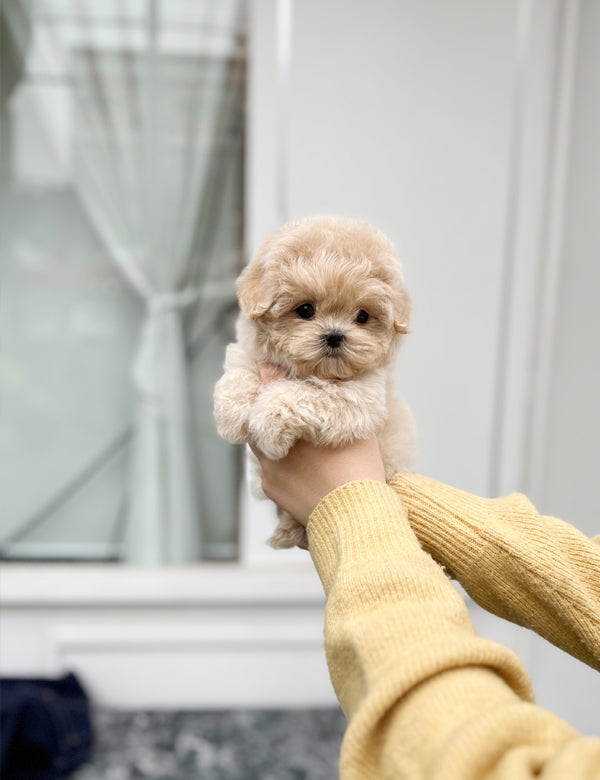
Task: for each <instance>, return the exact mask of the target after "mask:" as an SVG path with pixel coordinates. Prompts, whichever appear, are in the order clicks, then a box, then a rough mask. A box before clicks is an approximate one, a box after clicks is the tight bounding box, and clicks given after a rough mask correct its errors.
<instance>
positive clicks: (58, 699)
mask: <svg viewBox="0 0 600 780" xmlns="http://www.w3.org/2000/svg"><path fill="white" fill-rule="evenodd" d="M0 721H1V728H0V776H1V777H2V778H3V780H55V778H59V777H64V776H65V775H66V774H68V773H69V772H72V771H73V769H75V768H76V767H78V766H79V765H80V764H81V763H83V761H85V759H86V758H87V756H88V754H89V752H90V747H91V744H92V726H91V719H90V707H89V702H88V699H87V696H86V694H85V691H84V690H83V688H82V686H81V684H80V682H79V680H78V679H77V678H76V677H75V675H73V674H68V675H67V676H66V677H63V678H62V679H59V680H33V679H16V678H11V679H4V680H0Z"/></svg>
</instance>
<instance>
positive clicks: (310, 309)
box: [296, 303, 315, 320]
mask: <svg viewBox="0 0 600 780" xmlns="http://www.w3.org/2000/svg"><path fill="white" fill-rule="evenodd" d="M296 314H297V315H298V316H299V317H300V319H301V320H312V318H313V317H314V316H315V307H314V306H313V305H312V303H303V304H302V306H298V308H297V309H296Z"/></svg>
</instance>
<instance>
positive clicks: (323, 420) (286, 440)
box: [249, 374, 386, 460]
mask: <svg viewBox="0 0 600 780" xmlns="http://www.w3.org/2000/svg"><path fill="white" fill-rule="evenodd" d="M385 417H386V402H385V382H384V378H383V376H382V375H379V374H373V375H371V376H370V377H368V378H362V379H360V380H351V381H348V382H335V381H325V380H317V379H309V380H289V379H281V380H277V381H275V382H271V383H270V384H269V385H267V386H266V387H264V388H263V389H262V390H261V392H260V394H259V396H258V398H257V399H256V403H255V404H254V407H253V408H252V412H251V417H250V425H249V430H250V435H251V436H252V438H253V439H254V441H255V442H256V443H257V445H258V446H259V447H260V449H261V450H262V451H263V452H264V453H265V455H267V457H269V458H272V459H273V460H279V458H283V457H285V455H287V453H288V452H289V450H290V448H291V447H292V446H293V444H294V443H295V442H296V441H298V440H299V439H307V440H308V441H311V442H313V443H314V444H318V445H331V446H334V447H339V446H341V445H343V444H349V443H350V442H351V441H354V440H355V439H367V438H368V437H369V436H371V435H372V434H373V433H375V432H377V431H378V430H379V429H380V428H381V427H382V425H383V423H384V420H385Z"/></svg>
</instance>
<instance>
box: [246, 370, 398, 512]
mask: <svg viewBox="0 0 600 780" xmlns="http://www.w3.org/2000/svg"><path fill="white" fill-rule="evenodd" d="M259 370H260V375H261V379H262V381H263V382H264V383H265V384H266V383H268V382H270V381H273V380H274V379H277V378H278V376H279V375H278V374H277V372H276V371H275V370H274V369H273V366H270V365H266V364H261V365H260V366H259ZM250 446H251V448H252V451H253V452H254V454H255V455H256V457H257V458H258V460H259V462H260V465H261V469H262V480H263V482H262V486H263V490H264V492H265V494H266V495H267V496H268V497H269V498H270V499H271V500H272V501H274V502H275V503H276V504H277V506H279V507H281V508H282V509H285V510H286V511H287V512H289V513H290V514H291V515H292V517H294V518H295V519H296V520H297V521H298V522H299V523H302V525H304V526H305V525H306V524H307V522H308V518H309V517H310V515H311V513H312V511H313V509H314V508H315V507H316V505H317V504H318V503H319V501H320V500H321V499H322V498H324V497H325V496H326V495H327V494H328V493H330V492H331V491H332V490H334V489H335V488H337V487H340V486H341V485H344V484H345V483H346V482H352V481H353V480H357V479H372V480H378V481H380V482H385V470H384V467H383V461H382V458H381V453H380V451H379V445H378V443H377V439H376V437H375V436H372V437H371V438H370V439H364V440H358V441H355V442H353V443H352V444H348V445H346V446H343V447H335V448H334V447H316V446H315V445H314V444H311V443H310V442H307V441H299V442H297V443H296V444H295V445H294V446H293V447H292V449H291V450H290V451H289V453H288V454H287V455H286V457H285V458H281V459H280V460H270V459H269V458H267V457H266V456H265V455H264V454H263V453H262V452H261V451H260V450H259V449H257V447H256V446H255V445H254V444H252V443H251V444H250Z"/></svg>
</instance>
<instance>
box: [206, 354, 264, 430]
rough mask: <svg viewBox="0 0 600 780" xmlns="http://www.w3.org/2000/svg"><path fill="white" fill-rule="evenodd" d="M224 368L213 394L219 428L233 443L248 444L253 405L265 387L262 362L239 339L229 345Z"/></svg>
mask: <svg viewBox="0 0 600 780" xmlns="http://www.w3.org/2000/svg"><path fill="white" fill-rule="evenodd" d="M224 369H225V370H224V374H223V376H222V377H221V378H220V379H219V381H218V382H217V384H216V386H215V390H214V396H213V400H214V414H215V421H216V423H217V430H218V432H219V435H220V436H222V437H223V438H224V439H226V440H227V441H229V442H231V443H232V444H245V443H246V442H247V441H248V440H249V433H248V423H249V420H250V413H251V409H252V405H253V404H254V402H255V400H256V398H257V396H258V393H259V391H260V389H261V387H262V383H261V381H260V375H259V373H258V366H257V364H256V361H255V360H254V359H253V358H252V357H251V356H250V355H249V354H248V353H247V352H245V351H244V350H243V349H242V348H241V347H240V345H239V344H237V343H236V344H230V345H229V346H228V347H227V351H226V353H225V366H224Z"/></svg>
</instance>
